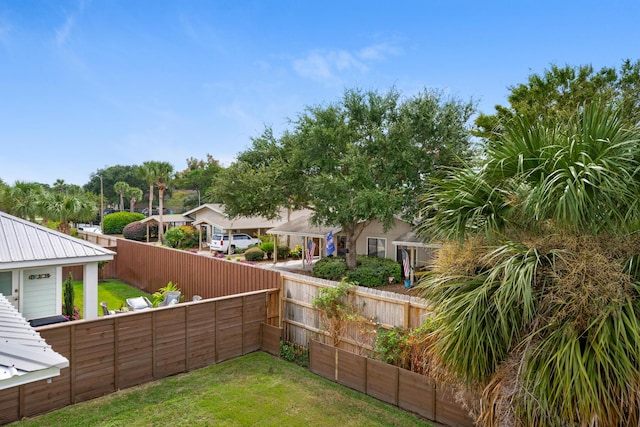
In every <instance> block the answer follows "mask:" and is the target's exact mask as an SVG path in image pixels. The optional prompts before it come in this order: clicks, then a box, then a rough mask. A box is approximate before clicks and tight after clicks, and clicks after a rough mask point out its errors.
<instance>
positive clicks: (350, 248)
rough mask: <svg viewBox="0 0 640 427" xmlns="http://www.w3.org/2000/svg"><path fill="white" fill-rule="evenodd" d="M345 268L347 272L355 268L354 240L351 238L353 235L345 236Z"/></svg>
mask: <svg viewBox="0 0 640 427" xmlns="http://www.w3.org/2000/svg"><path fill="white" fill-rule="evenodd" d="M346 249H347V255H346V261H347V268H348V269H349V270H353V269H355V268H356V262H357V259H356V255H357V253H356V239H355V238H354V237H353V234H352V233H351V234H347V248H346Z"/></svg>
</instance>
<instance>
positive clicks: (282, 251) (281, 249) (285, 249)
mask: <svg viewBox="0 0 640 427" xmlns="http://www.w3.org/2000/svg"><path fill="white" fill-rule="evenodd" d="M289 252H290V250H289V246H278V259H285V258H289Z"/></svg>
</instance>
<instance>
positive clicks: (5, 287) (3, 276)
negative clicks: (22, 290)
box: [0, 271, 13, 297]
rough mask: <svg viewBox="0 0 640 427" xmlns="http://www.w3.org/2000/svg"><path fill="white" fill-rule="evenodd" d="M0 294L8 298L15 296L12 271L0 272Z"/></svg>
mask: <svg viewBox="0 0 640 427" xmlns="http://www.w3.org/2000/svg"><path fill="white" fill-rule="evenodd" d="M0 294H2V295H4V296H8V297H10V296H12V295H13V284H12V283H11V272H10V271H0Z"/></svg>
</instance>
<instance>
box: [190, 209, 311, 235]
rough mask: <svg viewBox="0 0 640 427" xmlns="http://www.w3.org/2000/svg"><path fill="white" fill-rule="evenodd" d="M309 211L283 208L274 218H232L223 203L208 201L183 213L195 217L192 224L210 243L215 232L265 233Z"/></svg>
mask: <svg viewBox="0 0 640 427" xmlns="http://www.w3.org/2000/svg"><path fill="white" fill-rule="evenodd" d="M308 212H309V211H308V210H297V211H287V210H286V209H283V210H282V212H280V215H279V216H278V217H277V218H274V219H267V218H264V217H261V216H241V217H238V218H231V217H229V216H228V215H227V214H226V213H225V211H224V206H223V205H221V204H217V203H206V204H204V205H200V206H198V207H197V208H194V209H191V210H190V211H188V212H185V213H183V214H182V215H184V216H186V217H191V218H193V222H192V223H191V225H193V226H194V227H197V228H198V229H199V230H200V232H201V233H202V238H201V239H200V240H201V241H204V242H206V243H207V244H208V243H210V242H211V236H213V235H214V234H232V233H246V234H249V235H251V236H257V235H260V234H265V233H266V232H267V230H270V229H272V228H274V227H277V226H279V225H282V224H284V223H286V222H288V221H291V220H294V219H296V218H299V217H301V216H304V215H306V214H307V213H308Z"/></svg>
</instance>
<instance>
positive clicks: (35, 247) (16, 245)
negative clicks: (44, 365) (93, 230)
mask: <svg viewBox="0 0 640 427" xmlns="http://www.w3.org/2000/svg"><path fill="white" fill-rule="evenodd" d="M114 255H115V253H114V252H113V251H110V250H108V249H105V248H103V247H101V246H98V245H94V244H93V243H89V242H86V241H84V240H81V239H78V238H75V237H72V236H69V235H67V234H64V233H60V232H58V231H56V230H51V229H49V228H46V227H43V226H41V225H39V224H35V223H32V222H29V221H26V220H24V219H21V218H17V217H15V216H13V215H9V214H7V213H5V212H0V294H3V295H4V297H5V299H6V300H7V301H9V303H11V304H12V305H13V306H14V307H15V308H16V310H17V311H18V312H20V313H21V315H22V316H23V317H24V318H25V319H27V320H29V321H31V322H32V324H33V322H34V321H38V319H47V318H55V317H59V316H60V315H61V314H62V293H63V292H62V283H63V282H64V280H66V277H62V267H64V266H71V265H82V266H83V290H84V293H83V298H84V300H83V314H84V318H85V319H92V318H96V317H98V263H99V262H101V261H111V260H112V259H113V257H114ZM45 323H46V322H43V321H41V322H39V324H45Z"/></svg>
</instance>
